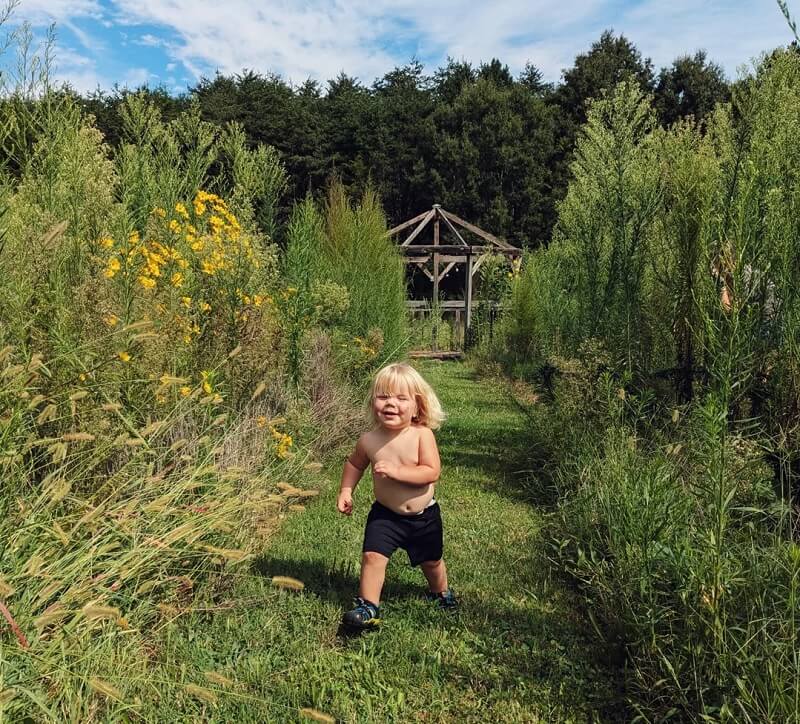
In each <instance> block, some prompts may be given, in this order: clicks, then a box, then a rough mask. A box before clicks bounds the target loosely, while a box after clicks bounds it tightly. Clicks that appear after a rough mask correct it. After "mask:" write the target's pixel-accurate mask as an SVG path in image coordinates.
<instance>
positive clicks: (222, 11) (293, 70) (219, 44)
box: [17, 0, 790, 83]
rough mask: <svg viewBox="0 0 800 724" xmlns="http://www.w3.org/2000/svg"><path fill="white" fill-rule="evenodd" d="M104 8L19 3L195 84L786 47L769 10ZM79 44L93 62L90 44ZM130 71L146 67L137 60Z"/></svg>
mask: <svg viewBox="0 0 800 724" xmlns="http://www.w3.org/2000/svg"><path fill="white" fill-rule="evenodd" d="M104 8H105V10H103V8H101V6H100V3H99V1H98V0H23V3H22V6H21V7H20V8H19V9H18V11H17V14H18V15H26V14H33V15H38V16H45V15H46V16H48V17H51V18H54V19H56V20H61V21H66V22H70V20H71V19H74V18H76V17H77V16H87V15H90V16H93V17H94V18H95V19H96V20H99V21H100V22H103V23H104V22H105V21H106V20H107V19H108V18H113V20H114V26H115V29H116V31H117V33H118V37H121V36H123V32H122V31H123V29H124V28H126V27H128V28H130V30H129V32H130V35H131V38H133V37H137V38H138V40H137V41H135V43H134V45H139V46H141V45H146V46H156V45H158V46H161V47H162V48H163V49H164V50H165V52H166V53H167V55H168V57H169V61H170V64H169V66H168V67H167V68H166V72H167V73H172V72H173V71H174V70H175V69H176V67H177V65H179V64H180V65H181V66H182V67H183V68H184V69H185V70H186V71H187V72H188V73H189V74H191V75H193V76H194V80H196V79H197V78H199V77H200V76H201V75H204V74H205V75H208V74H211V73H213V72H214V70H217V69H218V70H220V71H221V72H223V73H237V72H240V71H241V70H242V69H244V68H250V69H254V70H257V71H262V72H263V71H275V72H278V73H281V74H282V75H283V76H284V77H287V78H288V79H290V80H292V81H294V82H301V81H303V80H304V79H305V78H307V77H312V78H316V79H319V80H323V81H324V80H327V79H330V78H333V77H334V76H336V75H337V74H338V73H339V72H340V71H345V72H346V73H348V74H351V75H355V76H357V77H359V78H360V79H361V80H362V81H363V82H366V83H370V82H372V81H373V80H374V79H375V78H376V77H379V76H382V75H383V74H384V73H386V72H387V71H389V70H390V69H391V68H393V67H394V66H395V65H397V64H401V63H404V62H406V61H408V60H409V58H410V57H411V56H412V55H417V56H418V57H420V58H423V59H425V60H426V61H427V63H428V70H433V69H434V67H435V66H436V65H438V64H440V63H442V62H443V61H444V59H445V57H446V56H448V55H450V56H452V57H454V58H457V59H465V60H469V61H471V62H473V63H476V64H477V63H480V62H481V61H487V60H489V59H490V58H492V57H498V58H500V59H501V60H502V61H503V62H505V63H507V64H509V66H510V67H511V69H512V71H514V72H517V71H519V70H521V69H522V67H523V66H524V65H525V62H526V61H531V62H532V63H534V64H535V65H536V66H537V67H539V68H540V69H541V70H542V72H543V74H544V76H545V78H546V79H548V80H551V81H556V80H558V79H559V77H560V75H561V72H562V70H563V69H564V68H567V67H569V66H571V65H572V63H573V61H574V59H575V56H576V55H577V54H578V53H582V52H586V51H587V50H588V48H589V46H590V45H591V43H592V42H593V41H595V40H597V39H598V38H599V36H600V33H601V32H602V31H603V30H604V29H606V28H613V29H614V31H615V32H616V33H624V34H625V35H626V36H627V37H628V38H629V39H630V40H631V41H632V42H633V43H634V44H635V45H636V46H637V48H639V50H640V51H641V52H642V54H643V55H645V56H649V57H651V58H652V59H653V62H654V65H655V67H656V70H658V68H659V67H661V66H663V65H669V64H670V63H671V62H672V60H674V59H675V58H676V57H677V56H678V55H681V54H686V53H693V52H694V51H696V50H698V49H700V48H704V49H706V50H707V51H708V54H709V57H710V58H711V59H712V60H715V61H717V62H719V63H721V64H722V65H723V67H724V68H725V70H726V71H727V73H728V74H729V75H731V76H733V75H735V69H736V67H737V66H738V65H740V64H742V63H747V62H748V61H749V60H750V58H752V57H753V56H755V55H757V54H758V53H759V52H761V51H763V50H767V49H770V48H772V47H774V46H775V45H779V44H782V43H786V42H788V41H789V39H790V35H789V31H788V29H787V28H786V25H785V22H784V20H783V18H782V16H781V14H780V12H779V11H778V8H777V6H776V4H775V2H774V0H707V2H704V3H698V2H696V0H671V2H670V3H665V2H663V0H636V1H635V2H631V3H628V4H627V5H624V4H621V3H620V2H618V0H527V1H524V0H496V1H495V2H491V3H482V4H474V3H468V2H467V0H439V2H438V3H437V4H436V5H435V8H432V6H431V4H430V1H429V0H333V1H332V2H331V0H304V1H303V2H297V0H270V2H268V3H267V2H261V3H254V2H252V0H228V1H227V2H224V3H222V2H219V0H109V1H108V2H104ZM131 26H133V27H135V26H146V32H144V30H145V29H144V28H142V29H141V30H142V31H141V32H139V33H135V32H134V31H133V29H132V27H131ZM71 27H73V30H74V26H71ZM82 42H83V43H84V45H85V46H86V47H87V48H90V49H92V50H96V49H95V48H92V47H91V38H89V37H88V36H85V35H84V36H82ZM132 42H133V41H132ZM120 46H121V47H123V48H124V47H126V43H125V42H124V38H123V42H121V43H120V42H119V41H118V42H117V47H120ZM127 47H128V51H127V52H128V53H133V52H134V51H133V49H132V48H131V47H130V46H127ZM98 55H99V54H98ZM117 60H119V58H117ZM129 62H131V64H133V65H137V66H138V65H141V64H142V62H141V61H138V62H137V60H136V57H135V55H131V56H130V57H129Z"/></svg>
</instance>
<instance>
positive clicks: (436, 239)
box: [432, 206, 440, 351]
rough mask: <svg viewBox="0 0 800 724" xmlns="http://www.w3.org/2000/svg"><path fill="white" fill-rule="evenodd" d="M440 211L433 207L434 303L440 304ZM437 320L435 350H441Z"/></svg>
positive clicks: (434, 339) (435, 324)
mask: <svg viewBox="0 0 800 724" xmlns="http://www.w3.org/2000/svg"><path fill="white" fill-rule="evenodd" d="M439 210H440V209H439V208H438V207H437V206H434V207H433V213H434V215H436V221H434V222H433V248H434V249H435V251H434V252H433V303H434V304H438V303H439V215H438V214H437V213H436V212H437V211H439ZM436 322H437V320H434V321H433V329H432V332H433V349H434V351H436V350H438V349H439V329H438V325H437V323H436Z"/></svg>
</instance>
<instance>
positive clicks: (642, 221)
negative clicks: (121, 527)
mask: <svg viewBox="0 0 800 724" xmlns="http://www.w3.org/2000/svg"><path fill="white" fill-rule="evenodd" d="M798 109H800V56H798V55H797V53H795V52H794V51H792V50H789V51H786V52H776V53H773V54H772V55H770V56H768V57H765V58H764V59H763V60H762V62H761V63H760V64H759V66H758V67H757V68H756V69H755V72H754V74H753V75H752V77H749V78H747V79H743V80H742V81H741V82H740V83H739V85H738V87H737V92H736V94H735V96H734V101H733V107H725V106H722V107H718V108H717V109H716V110H715V111H714V113H713V114H711V115H710V116H707V117H706V122H705V123H704V124H697V123H695V122H694V121H691V120H688V121H681V122H677V123H675V124H673V126H672V127H671V128H669V129H668V130H664V129H661V128H658V127H657V126H656V124H655V116H654V114H653V112H652V110H651V109H650V107H649V101H648V100H647V99H646V98H645V97H643V96H642V95H641V93H640V92H639V91H638V89H636V88H635V87H634V86H633V85H632V84H630V83H628V82H625V83H622V84H620V85H619V86H618V87H617V89H616V90H615V91H614V92H613V93H611V94H609V95H607V96H605V97H603V98H602V99H600V100H598V101H595V102H594V103H592V105H591V107H590V110H589V115H588V121H587V124H586V126H585V127H584V129H583V131H582V133H581V136H580V139H579V142H578V147H577V150H576V154H575V161H574V163H573V166H572V170H573V178H572V180H571V182H570V187H569V191H568V193H567V196H566V198H565V200H564V202H563V203H562V204H561V206H560V208H559V212H560V216H559V221H558V225H557V227H556V235H555V241H554V243H553V244H551V246H550V247H549V248H548V249H547V250H545V251H540V252H538V253H537V254H535V255H532V256H530V257H528V258H527V259H526V260H525V264H524V265H523V268H522V270H521V273H520V275H519V277H518V278H517V279H516V280H515V281H514V282H513V284H512V287H511V292H510V295H509V297H508V301H507V303H506V313H505V316H504V319H503V324H502V330H503V338H502V340H501V341H499V342H498V343H497V344H496V345H495V349H494V350H493V355H494V358H495V359H498V360H499V361H501V362H504V363H505V364H506V366H507V369H509V370H512V371H514V372H516V373H524V374H527V375H528V376H531V377H534V376H536V378H537V380H538V381H540V382H541V385H542V398H543V400H544V401H546V404H545V405H541V406H540V407H539V408H538V409H535V410H534V411H533V412H532V414H531V419H532V427H531V437H532V441H531V442H530V444H529V446H528V449H529V450H530V454H531V466H532V467H534V469H537V470H541V471H542V475H543V479H544V482H545V483H548V484H549V485H550V486H551V487H552V489H553V491H554V497H555V499H556V501H557V506H558V512H559V523H558V524H557V525H556V526H555V527H554V534H555V538H556V544H557V552H556V557H557V560H558V561H560V563H561V565H562V566H563V567H564V568H565V570H567V571H568V572H569V573H570V574H571V575H573V576H574V577H575V579H576V580H577V581H578V583H579V585H580V588H581V591H582V594H583V596H584V597H585V599H586V602H587V609H588V610H589V611H590V612H591V616H592V618H593V620H594V622H595V624H596V626H597V630H598V633H599V634H600V635H601V636H603V637H604V638H605V639H606V640H607V641H608V642H609V643H616V644H617V645H618V646H619V647H620V655H623V654H624V655H625V656H626V657H627V661H628V664H627V668H628V671H629V675H628V677H627V679H626V684H627V687H628V693H629V697H630V701H631V704H632V705H633V707H634V708H636V709H637V710H638V711H639V712H640V714H641V716H642V717H646V718H648V719H656V720H657V719H661V718H664V717H667V718H668V717H671V716H677V717H680V718H682V719H687V720H692V721H708V720H714V721H764V720H775V721H794V720H796V719H797V717H798V709H797V695H798V684H797V675H796V672H797V668H796V635H797V634H796V632H797V621H796V613H795V611H796V607H795V603H794V602H795V601H796V595H797V581H796V571H797V556H796V553H795V548H796V546H795V544H794V543H793V538H794V536H795V534H796V533H795V531H796V515H795V513H794V512H793V511H792V509H791V507H790V506H789V503H790V502H792V503H794V500H793V498H794V497H795V496H796V495H797V490H798V486H797V475H796V470H797V462H796V453H795V452H794V451H795V450H796V430H797V421H798V409H800V406H799V405H798V397H797V390H798V383H797V379H798V378H797V370H798V357H797V351H798V345H797V341H796V340H797V334H798V333H797V320H798V318H799V317H800V314H799V313H798V310H797V304H798V284H797V269H798V268H799V267H798V262H800V259H798V257H797V254H798V251H797V250H798V248H800V244H799V241H800V225H798V221H797V219H798V213H797V211H798V208H797V207H798V171H797V170H798V168H800V158H798V156H797V153H798V149H797V145H796V143H794V142H793V140H792V139H794V138H796V135H797V134H798V132H800V125H799V124H800V119H798V113H800V110H798ZM526 359H528V360H530V359H533V360H535V361H536V362H535V368H534V369H533V370H532V369H531V365H530V363H529V364H528V365H527V366H526V365H525V360H526ZM673 361H674V363H673ZM671 363H672V364H671ZM673 364H674V366H673ZM665 366H666V367H667V369H666V370H664V369H663V368H664V367H665ZM670 383H671V384H670ZM767 661H768V662H769V663H768V664H765V662H767Z"/></svg>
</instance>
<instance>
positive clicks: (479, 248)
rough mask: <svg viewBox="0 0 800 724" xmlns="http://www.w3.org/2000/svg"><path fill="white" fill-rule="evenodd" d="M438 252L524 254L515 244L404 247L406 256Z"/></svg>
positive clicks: (419, 245) (417, 245) (416, 245)
mask: <svg viewBox="0 0 800 724" xmlns="http://www.w3.org/2000/svg"><path fill="white" fill-rule="evenodd" d="M431 252H436V253H439V254H455V255H457V256H461V255H462V254H476V255H480V254H486V253H489V252H492V253H494V254H502V255H503V256H510V257H516V256H521V255H522V249H517V248H516V247H515V246H512V247H509V248H500V247H497V246H486V245H485V244H484V245H475V246H461V244H439V245H436V244H414V245H413V246H406V247H403V254H405V255H406V256H424V255H426V254H430V253H431Z"/></svg>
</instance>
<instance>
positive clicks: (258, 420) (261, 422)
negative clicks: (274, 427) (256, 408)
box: [256, 415, 267, 427]
mask: <svg viewBox="0 0 800 724" xmlns="http://www.w3.org/2000/svg"><path fill="white" fill-rule="evenodd" d="M266 424H267V418H266V417H264V415H259V416H258V417H257V418H256V425H257V426H258V427H264V426H265V425H266Z"/></svg>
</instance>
